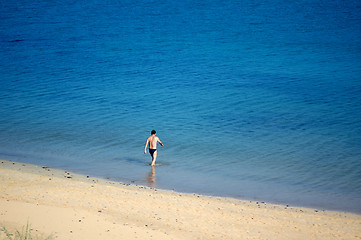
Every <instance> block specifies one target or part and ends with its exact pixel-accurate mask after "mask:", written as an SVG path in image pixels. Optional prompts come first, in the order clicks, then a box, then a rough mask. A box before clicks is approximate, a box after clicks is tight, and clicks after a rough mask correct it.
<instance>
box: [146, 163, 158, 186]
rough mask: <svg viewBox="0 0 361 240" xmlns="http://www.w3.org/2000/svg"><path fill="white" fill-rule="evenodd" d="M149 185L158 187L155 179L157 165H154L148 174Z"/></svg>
mask: <svg viewBox="0 0 361 240" xmlns="http://www.w3.org/2000/svg"><path fill="white" fill-rule="evenodd" d="M147 183H148V187H151V188H155V187H156V185H157V184H156V179H155V166H152V170H151V171H150V172H149V174H148V176H147Z"/></svg>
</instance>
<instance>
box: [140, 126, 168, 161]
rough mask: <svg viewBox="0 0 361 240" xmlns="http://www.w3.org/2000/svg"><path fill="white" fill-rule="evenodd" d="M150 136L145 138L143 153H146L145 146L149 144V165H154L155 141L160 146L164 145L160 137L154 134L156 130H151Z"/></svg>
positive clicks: (155, 158)
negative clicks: (150, 162) (150, 157)
mask: <svg viewBox="0 0 361 240" xmlns="http://www.w3.org/2000/svg"><path fill="white" fill-rule="evenodd" d="M151 134H152V135H151V136H150V137H148V138H147V142H146V143H145V146H144V154H147V146H148V144H149V153H150V155H151V156H152V164H151V166H154V165H155V161H156V160H157V143H159V144H160V145H161V146H164V144H163V143H162V142H161V141H160V139H159V138H158V137H157V136H155V135H156V131H155V130H152V132H151Z"/></svg>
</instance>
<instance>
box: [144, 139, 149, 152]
mask: <svg viewBox="0 0 361 240" xmlns="http://www.w3.org/2000/svg"><path fill="white" fill-rule="evenodd" d="M148 143H149V139H147V142H146V143H145V146H144V154H147V147H148Z"/></svg>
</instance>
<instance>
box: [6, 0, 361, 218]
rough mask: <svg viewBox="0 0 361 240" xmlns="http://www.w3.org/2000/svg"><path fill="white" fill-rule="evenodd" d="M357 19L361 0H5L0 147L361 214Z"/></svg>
mask: <svg viewBox="0 0 361 240" xmlns="http://www.w3.org/2000/svg"><path fill="white" fill-rule="evenodd" d="M360 26H361V2H360V1H335V0H331V1H307V0H301V1H294V2H287V3H286V2H283V1H260V0H256V1H234V0H230V1H209V0H208V1H207V0H206V1H170V0H163V1H148V0H139V1H133V0H132V1H128V0H124V1H123V0H122V1H100V0H90V1H82V0H78V1H71V0H62V1H40V0H31V1H29V0H25V1H20V2H19V1H14V0H10V1H2V2H1V3H0V53H1V57H0V81H1V85H0V116H1V118H0V157H1V158H3V159H9V160H18V161H22V162H29V163H35V164H39V165H47V166H49V167H57V168H63V169H69V170H72V171H76V172H79V173H84V174H87V175H93V176H99V177H105V178H110V179H113V180H119V181H123V182H127V183H135V184H142V185H148V186H151V187H157V188H163V189H172V190H175V191H181V192H194V193H201V194H207V195H217V196H229V197H235V198H241V199H249V200H253V199H256V200H263V201H268V202H274V203H281V204H290V205H295V206H307V207H315V208H322V209H331V210H343V211H351V212H357V213H361V121H360V120H361V104H360V103H361V44H360V39H361V28H360ZM152 129H156V130H157V133H158V136H159V137H160V139H161V140H162V141H163V143H164V144H165V147H163V148H160V149H159V150H158V161H157V162H158V163H159V164H160V166H157V167H156V168H155V170H154V171H153V170H152V169H151V168H150V167H149V163H150V156H149V155H148V154H147V155H144V153H143V148H144V143H145V140H146V138H147V137H148V136H149V134H150V131H151V130H152Z"/></svg>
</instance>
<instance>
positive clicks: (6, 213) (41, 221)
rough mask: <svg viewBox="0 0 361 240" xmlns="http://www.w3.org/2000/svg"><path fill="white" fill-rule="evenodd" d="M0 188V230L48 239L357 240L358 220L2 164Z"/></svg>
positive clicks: (357, 217)
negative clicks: (29, 231)
mask: <svg viewBox="0 0 361 240" xmlns="http://www.w3.org/2000/svg"><path fill="white" fill-rule="evenodd" d="M0 182H1V184H0V226H4V227H6V228H7V229H9V230H10V231H14V230H15V229H18V230H21V229H22V227H23V226H25V225H26V224H27V223H29V224H30V225H31V228H32V232H33V233H36V234H39V235H43V236H49V235H52V237H53V239H61V240H63V239H277V240H282V239H287V240H289V239H327V240H329V239H338V240H339V239H361V215H357V214H351V213H343V212H333V211H322V210H315V209H307V208H296V207H288V206H281V205H273V204H268V203H264V202H251V201H241V200H236V199H231V198H220V197H208V196H200V195H197V194H183V193H176V192H172V191H164V190H159V189H153V188H148V187H144V186H136V185H128V184H123V183H119V182H112V181H108V180H106V179H99V178H93V177H91V176H83V175H78V174H74V173H71V172H67V171H64V170H57V169H50V168H47V167H46V166H35V165H30V164H23V163H17V162H11V161H5V160H0ZM3 236H4V233H3V231H0V239H2V238H3Z"/></svg>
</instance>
